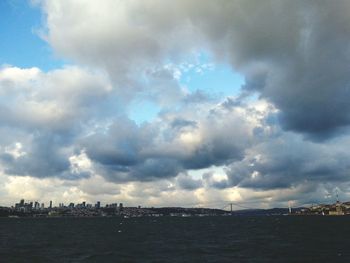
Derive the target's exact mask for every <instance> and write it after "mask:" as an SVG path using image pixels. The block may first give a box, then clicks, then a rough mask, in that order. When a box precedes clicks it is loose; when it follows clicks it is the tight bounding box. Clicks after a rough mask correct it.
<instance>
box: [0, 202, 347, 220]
mask: <svg viewBox="0 0 350 263" xmlns="http://www.w3.org/2000/svg"><path fill="white" fill-rule="evenodd" d="M279 215H291V216H345V215H350V202H339V201H337V202H336V203H334V204H317V205H311V206H310V207H297V208H291V207H289V208H272V209H243V210H234V211H232V210H231V211H227V210H223V209H214V208H184V207H141V206H137V207H127V206H124V205H123V203H111V204H105V205H104V206H102V205H101V202H100V201H97V202H96V203H95V204H90V203H87V202H81V203H77V204H75V203H69V204H68V205H65V204H64V203H58V205H56V206H54V205H53V202H52V201H50V202H49V203H48V205H47V206H45V204H44V203H39V202H37V201H35V202H25V200H24V199H21V200H20V202H18V203H16V204H15V205H14V206H11V207H1V206H0V217H13V218H17V217H38V218H40V217H113V216H118V217H125V218H128V217H160V216H174V217H190V216H279Z"/></svg>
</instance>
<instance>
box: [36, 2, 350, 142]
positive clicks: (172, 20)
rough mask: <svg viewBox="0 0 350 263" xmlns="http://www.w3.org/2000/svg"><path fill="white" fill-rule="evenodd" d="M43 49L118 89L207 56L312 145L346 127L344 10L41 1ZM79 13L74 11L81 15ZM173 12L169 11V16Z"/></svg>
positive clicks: (296, 5)
mask: <svg viewBox="0 0 350 263" xmlns="http://www.w3.org/2000/svg"><path fill="white" fill-rule="evenodd" d="M42 6H43V9H44V11H45V13H46V15H47V19H46V21H47V40H48V42H49V43H50V44H51V45H52V46H53V48H54V49H55V50H56V52H58V53H59V54H60V55H62V56H64V57H68V58H70V59H74V60H75V61H77V62H78V63H83V64H87V65H93V66H94V67H96V66H97V67H101V68H103V69H105V70H107V72H109V74H110V76H112V77H113V79H114V80H115V81H117V82H118V83H120V85H121V86H122V87H123V89H125V88H126V89H135V87H138V88H140V85H139V84H140V83H139V84H136V82H138V81H137V79H138V78H137V77H136V78H135V75H134V74H139V73H140V72H143V71H145V70H146V69H148V68H154V67H157V66H159V65H162V64H164V63H165V62H166V61H169V60H175V61H176V59H178V58H179V57H181V56H188V55H190V54H191V52H194V51H196V52H198V51H199V50H203V49H204V50H207V51H208V52H210V53H212V54H213V55H214V57H216V58H217V60H218V61H221V62H228V63H230V64H231V65H232V67H233V68H234V69H235V70H238V71H239V72H240V73H242V74H243V75H244V76H245V79H246V85H245V86H244V89H245V90H249V91H258V92H259V93H260V95H261V96H262V97H264V98H266V99H269V100H270V101H271V102H273V103H274V104H275V106H276V107H277V108H279V109H280V110H281V111H280V120H281V122H282V124H283V127H284V128H285V129H288V130H293V131H297V132H301V133H305V134H306V135H308V136H310V138H313V139H324V138H329V137H330V136H332V135H333V134H334V133H335V132H337V131H338V130H339V128H341V127H344V126H347V125H348V124H349V118H348V111H349V104H348V103H347V100H346V98H347V97H348V96H349V91H348V88H347V87H348V83H349V81H350V79H349V76H350V74H349V72H348V70H347V68H348V67H347V65H348V64H349V60H350V56H349V52H348V51H349V50H348V39H347V32H348V31H349V28H350V19H349V16H348V14H347V11H346V10H348V8H349V3H348V2H347V1H337V3H336V4H333V3H327V2H322V3H317V4H313V1H309V2H305V1H293V2H286V1H280V0H270V1H267V2H264V3H261V1H249V2H247V1H241V0H236V1H226V0H221V1H216V2H212V1H198V0H192V1H187V0H186V1H185V0H181V1H176V2H174V1H155V0H154V1H146V2H142V1H128V2H124V1H103V3H92V2H91V3H86V2H84V1H73V2H64V1H63V2H62V1H44V2H43V4H42ZM77 10H79V12H77ZM170 10H171V12H170Z"/></svg>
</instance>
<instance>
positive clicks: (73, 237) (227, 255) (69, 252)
mask: <svg viewBox="0 0 350 263" xmlns="http://www.w3.org/2000/svg"><path fill="white" fill-rule="evenodd" d="M0 262H1V263H2V262H10V263H12V262H298V263H299V262H350V217H348V216H339V217H337V216H334V217H332V216H253V217H250V216H222V217H219V216H217V217H214V216H213V217H183V218H182V217H159V218H152V217H143V218H118V217H110V218H103V217H100V218H97V217H96V218H0Z"/></svg>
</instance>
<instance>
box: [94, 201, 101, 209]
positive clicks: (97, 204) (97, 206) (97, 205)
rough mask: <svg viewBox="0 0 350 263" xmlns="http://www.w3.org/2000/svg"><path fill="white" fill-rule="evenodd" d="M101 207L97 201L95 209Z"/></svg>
mask: <svg viewBox="0 0 350 263" xmlns="http://www.w3.org/2000/svg"><path fill="white" fill-rule="evenodd" d="M100 207H101V202H100V201H97V203H96V204H95V208H97V209H99V208H100Z"/></svg>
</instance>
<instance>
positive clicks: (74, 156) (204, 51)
mask: <svg viewBox="0 0 350 263" xmlns="http://www.w3.org/2000/svg"><path fill="white" fill-rule="evenodd" d="M0 36H1V41H0V200H1V203H0V205H12V204H13V203H14V202H16V201H18V200H19V199H20V198H25V199H26V200H32V201H36V200H39V201H40V202H46V203H47V202H48V201H49V200H53V201H54V204H55V203H58V202H65V203H68V202H81V201H88V202H95V201H98V200H99V201H101V202H102V203H111V202H123V203H125V205H142V206H174V205H181V206H200V205H202V206H207V207H220V206H224V205H225V203H227V202H228V201H233V202H236V203H239V204H245V205H246V206H249V207H275V206H279V207H282V206H287V204H288V201H292V202H293V204H294V205H303V204H311V203H320V202H321V203H331V202H334V201H335V200H336V193H339V197H340V199H341V200H343V201H345V200H350V188H349V187H350V150H349V146H350V126H349V125H350V114H349V113H350V103H349V98H350V41H349V40H350V38H349V36H350V2H349V1H346V0H344V1H343V0H338V1H322V0H321V1H313V0H307V1H305V0H300V1H298V0H296V1H287V0H267V1H260V0H250V1H246V0H217V1H211V0H176V1H175V0H148V1H141V0H104V1H92V0H91V1H87V0H75V1H70V0H61V1H59V0H57V1H56V0H50V1H45V0H32V1H28V2H26V1H21V0H4V1H1V2H0Z"/></svg>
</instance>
